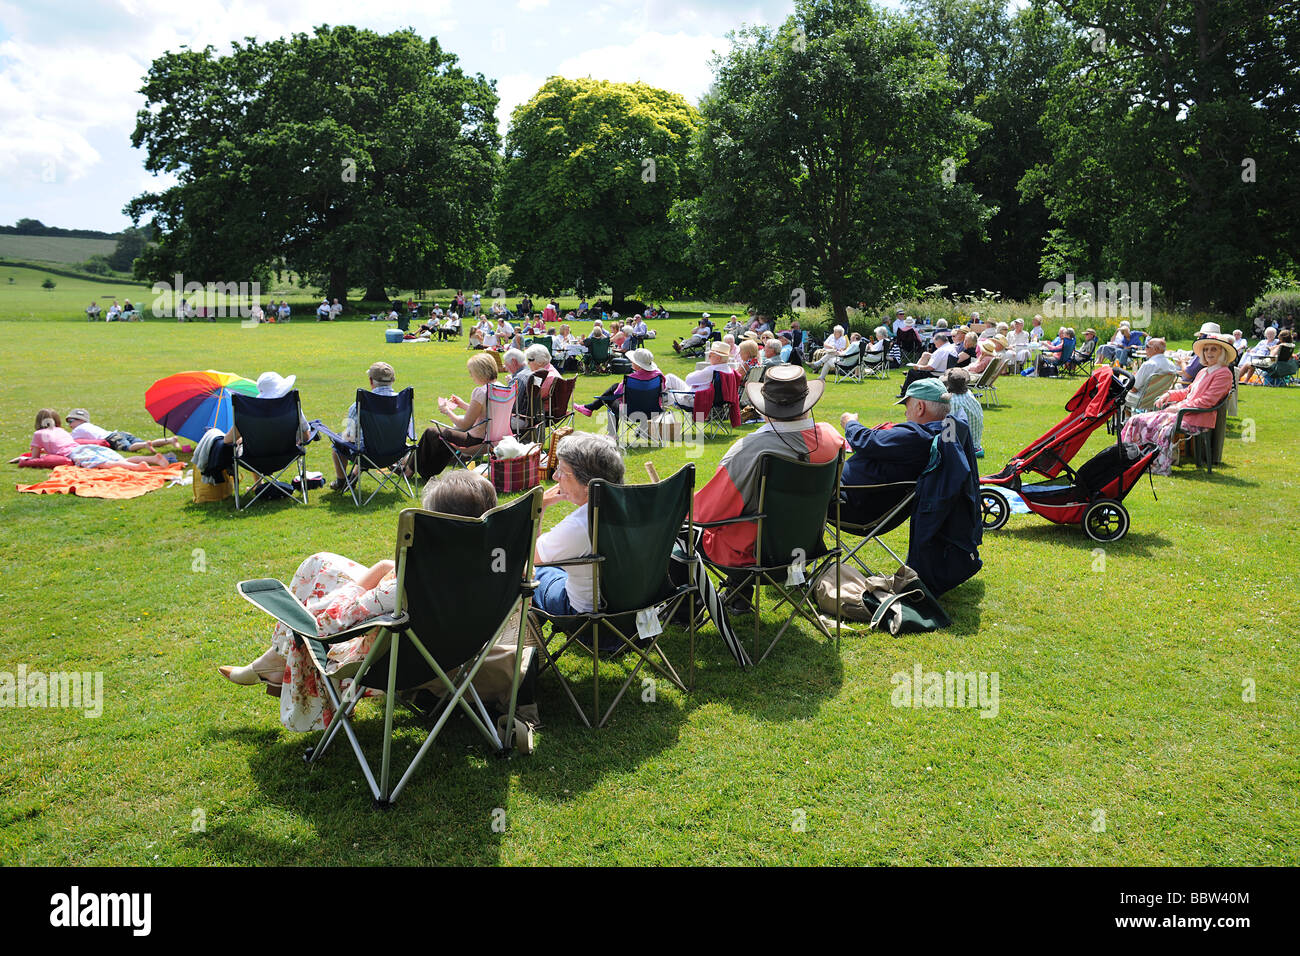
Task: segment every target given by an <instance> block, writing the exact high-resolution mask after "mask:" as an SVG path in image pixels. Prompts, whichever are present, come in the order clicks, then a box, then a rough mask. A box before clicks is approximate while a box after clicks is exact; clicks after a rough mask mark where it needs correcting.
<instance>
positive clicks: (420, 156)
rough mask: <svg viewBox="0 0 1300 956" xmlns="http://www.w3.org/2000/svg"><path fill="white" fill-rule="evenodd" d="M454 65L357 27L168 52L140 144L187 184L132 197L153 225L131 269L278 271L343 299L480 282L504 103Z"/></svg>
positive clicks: (219, 275) (141, 123) (428, 47)
mask: <svg viewBox="0 0 1300 956" xmlns="http://www.w3.org/2000/svg"><path fill="white" fill-rule="evenodd" d="M456 62H457V61H456V57H455V56H453V55H452V54H450V53H447V52H445V51H443V50H442V48H441V47H440V46H439V44H438V41H437V40H436V39H432V38H431V39H428V40H423V39H421V38H420V37H419V36H418V35H417V34H415V33H414V32H413V31H409V30H406V31H400V32H396V33H391V34H387V35H380V34H377V33H374V32H372V31H369V30H362V29H358V28H356V27H350V26H343V27H337V28H330V27H328V26H322V27H319V28H317V29H316V30H315V32H314V33H313V34H312V35H307V34H296V35H294V36H293V37H290V38H288V39H280V40H273V41H270V42H268V43H263V44H259V43H257V42H255V41H253V40H249V41H248V42H247V43H246V44H244V45H240V44H235V45H234V48H233V50H232V52H231V53H230V54H229V55H227V56H217V55H215V54H214V51H213V49H212V48H211V47H208V48H206V49H204V50H186V49H182V50H181V51H179V52H176V53H167V54H165V55H163V56H161V57H159V58H158V59H157V60H155V61H154V63H153V65H152V67H151V68H150V71H149V75H148V77H147V78H146V82H145V86H144V88H143V90H142V92H143V93H144V95H145V99H146V105H145V108H144V109H142V110H141V111H140V112H139V114H138V116H137V123H136V129H135V133H134V135H133V137H132V144H133V145H135V146H137V147H143V148H145V150H146V151H147V159H146V162H145V167H146V169H148V170H150V171H152V172H169V173H174V174H175V175H176V176H177V178H178V179H179V183H178V184H177V185H176V186H174V187H172V188H170V189H168V190H166V191H165V192H162V193H157V194H154V193H148V194H145V195H142V196H138V197H136V198H135V199H134V200H132V202H131V203H130V204H129V205H128V206H127V213H128V215H130V216H131V218H132V219H133V221H136V222H138V221H139V220H140V218H141V217H142V216H144V215H146V214H148V213H153V215H154V217H155V222H156V223H157V225H158V227H159V229H160V232H161V236H160V242H159V244H158V245H157V246H151V247H150V248H149V249H147V250H146V251H145V253H144V255H143V256H142V257H141V259H140V260H139V263H138V267H137V268H138V271H139V272H140V274H141V275H142V276H143V277H146V278H163V277H169V276H170V275H171V274H172V273H174V272H184V273H189V274H192V275H193V276H194V278H195V279H197V280H199V281H208V280H213V279H221V280H224V281H233V280H242V279H246V278H256V277H262V276H265V275H266V274H267V272H268V270H269V268H270V267H272V266H279V265H284V266H287V267H288V268H289V269H291V270H293V271H295V272H299V273H301V274H304V275H306V276H308V277H311V278H312V279H315V280H316V281H317V282H318V283H319V284H320V286H321V287H322V288H323V289H325V290H326V291H327V293H328V294H329V295H330V296H332V297H338V298H339V299H340V300H346V298H347V290H348V288H349V287H350V286H357V285H363V286H365V287H366V288H367V290H368V291H367V297H368V298H384V297H385V287H386V286H388V285H396V286H401V287H413V286H416V285H423V284H425V283H426V282H427V281H428V280H429V279H430V277H444V278H446V279H451V280H455V281H463V279H464V275H465V274H466V273H472V274H477V275H481V274H482V273H483V272H484V271H486V269H487V267H488V265H490V264H491V261H492V260H493V259H494V258H495V256H494V252H495V250H493V249H492V248H491V242H490V238H491V213H492V208H491V206H492V204H491V199H492V190H493V188H494V185H495V182H496V178H497V174H498V166H499V156H498V152H497V151H498V149H499V147H500V136H499V134H498V133H497V129H496V121H495V118H494V111H495V109H496V104H497V96H496V92H495V88H494V86H493V84H492V83H490V82H489V81H487V80H485V79H484V78H483V77H482V76H481V75H476V76H472V77H471V76H467V75H465V74H464V73H463V72H462V71H461V70H460V69H458V68H457V67H456Z"/></svg>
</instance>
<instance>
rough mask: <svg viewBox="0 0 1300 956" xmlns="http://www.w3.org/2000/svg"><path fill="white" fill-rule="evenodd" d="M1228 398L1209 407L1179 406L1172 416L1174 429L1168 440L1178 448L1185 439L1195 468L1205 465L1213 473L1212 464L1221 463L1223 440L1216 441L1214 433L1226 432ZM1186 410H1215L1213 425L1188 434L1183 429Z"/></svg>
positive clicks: (1199, 411) (1200, 411)
mask: <svg viewBox="0 0 1300 956" xmlns="http://www.w3.org/2000/svg"><path fill="white" fill-rule="evenodd" d="M1227 408H1228V399H1227V398H1226V397H1225V398H1224V399H1223V401H1221V402H1219V404H1217V405H1213V406H1211V407H1209V408H1180V409H1179V410H1178V414H1177V415H1175V416H1174V431H1173V434H1172V435H1171V436H1170V441H1172V442H1173V443H1174V447H1176V448H1179V447H1181V445H1180V444H1179V443H1180V442H1182V441H1186V442H1187V443H1188V445H1189V446H1190V451H1191V453H1192V462H1193V463H1194V464H1195V465H1196V467H1197V468H1200V467H1201V465H1205V470H1206V472H1207V473H1208V474H1211V475H1212V474H1214V466H1215V465H1221V464H1223V442H1222V439H1219V440H1217V441H1216V433H1217V434H1222V433H1223V432H1226V430H1227V426H1228V413H1227ZM1188 412H1191V413H1192V414H1200V413H1202V412H1217V413H1218V414H1217V415H1215V416H1214V427H1213V428H1203V429H1201V430H1200V431H1199V432H1196V433H1194V434H1190V435H1189V434H1188V433H1187V432H1185V431H1183V416H1184V415H1186V414H1187V413H1188Z"/></svg>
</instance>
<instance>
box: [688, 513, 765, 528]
mask: <svg viewBox="0 0 1300 956" xmlns="http://www.w3.org/2000/svg"><path fill="white" fill-rule="evenodd" d="M766 517H767V515H766V514H763V513H761V512H760V513H759V514H752V515H738V516H737V517H735V518H723V519H722V520H720V521H696V522H695V523H694V525H695V527H697V528H721V527H723V526H724V525H729V524H745V523H747V522H750V521H757V520H758V519H759V518H766Z"/></svg>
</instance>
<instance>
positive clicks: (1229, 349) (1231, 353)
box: [1192, 334, 1237, 365]
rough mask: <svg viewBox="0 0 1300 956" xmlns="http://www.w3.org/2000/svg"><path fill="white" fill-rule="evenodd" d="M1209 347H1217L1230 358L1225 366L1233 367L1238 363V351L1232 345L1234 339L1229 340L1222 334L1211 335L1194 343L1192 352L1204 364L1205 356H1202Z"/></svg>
mask: <svg viewBox="0 0 1300 956" xmlns="http://www.w3.org/2000/svg"><path fill="white" fill-rule="evenodd" d="M1225 339H1226V341H1225ZM1207 345H1217V346H1218V347H1219V348H1221V349H1223V351H1224V352H1225V353H1226V354H1227V356H1228V360H1227V361H1226V362H1224V363H1223V364H1224V365H1231V364H1233V363H1234V362H1236V361H1237V349H1236V347H1235V346H1234V345H1233V344H1232V339H1230V338H1227V337H1226V336H1224V335H1222V334H1219V335H1211V336H1209V337H1207V338H1203V339H1197V340H1196V341H1195V342H1193V343H1192V351H1193V352H1195V353H1196V357H1197V358H1198V359H1200V360H1201V361H1202V362H1205V356H1204V355H1202V354H1201V353H1202V352H1204V351H1205V347H1206V346H1207ZM1207 364H1208V363H1207Z"/></svg>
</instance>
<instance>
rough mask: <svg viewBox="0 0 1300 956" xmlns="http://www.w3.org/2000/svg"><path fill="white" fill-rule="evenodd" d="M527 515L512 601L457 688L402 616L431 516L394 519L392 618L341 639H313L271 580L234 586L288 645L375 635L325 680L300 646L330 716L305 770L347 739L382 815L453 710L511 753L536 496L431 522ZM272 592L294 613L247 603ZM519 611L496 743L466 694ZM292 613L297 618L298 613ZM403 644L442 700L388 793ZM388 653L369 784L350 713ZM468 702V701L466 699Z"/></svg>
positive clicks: (304, 615)
mask: <svg viewBox="0 0 1300 956" xmlns="http://www.w3.org/2000/svg"><path fill="white" fill-rule="evenodd" d="M521 501H528V502H530V504H528V505H526V506H525V505H522V504H521ZM515 507H529V508H530V510H531V512H532V513H531V516H530V520H531V526H532V534H531V537H530V540H529V544H528V553H527V555H526V558H525V572H524V576H523V578H522V580H521V581H520V585H519V595H518V596H517V597H516V598H515V599H514V601H513V602H512V604H511V610H510V611H508V612H507V613H506V614H505V616H504V617H503V618H502V619H501V623H500V624H498V625H497V627H496V630H495V632H494V633H493V634H492V636H491V637H490V638H488V639H487V640H486V642H485V643H484V645H483V647H482V648H481V650H480V651H479V652H478V654H477V655H476V656H475V657H474V658H473V659H472V660H471V661H466V662H465V663H464V664H462V665H460V667H459V671H460V677H459V682H453V681H452V679H451V678H450V677H448V676H447V674H446V672H445V671H444V670H443V669H442V667H441V666H439V664H438V662H437V661H436V660H435V659H434V656H433V654H432V653H431V652H430V650H429V648H428V647H427V646H426V642H425V641H424V640H422V639H421V638H420V636H419V635H418V634H416V633H415V631H414V630H412V628H411V626H410V613H409V611H408V609H407V606H406V605H407V599H406V570H407V550H408V549H409V548H410V547H411V546H412V544H413V543H414V539H415V516H416V515H418V514H434V512H425V511H420V510H418V509H407V510H405V511H403V512H401V514H400V515H399V516H398V536H397V569H396V573H397V581H398V599H397V607H396V609H395V611H394V612H393V613H392V614H386V615H381V616H379V617H374V618H371V619H369V620H367V621H363V622H360V623H358V624H356V625H354V626H353V627H350V628H348V629H347V630H345V631H340V632H339V633H337V634H331V635H329V636H328V637H321V636H319V631H318V629H317V627H316V621H315V619H314V618H313V617H312V615H311V613H310V612H309V611H308V610H307V609H306V608H305V607H303V606H302V605H301V603H299V602H297V600H296V599H295V598H294V597H293V595H292V593H291V592H289V590H288V588H286V587H285V586H284V585H283V584H282V583H281V582H279V581H276V580H274V579H261V580H254V581H241V582H239V584H238V585H237V588H238V590H239V593H240V595H241V596H242V597H243V598H244V599H245V600H247V601H249V602H250V603H251V604H253V605H254V606H256V607H258V608H260V609H261V610H263V611H265V612H266V613H268V614H270V615H271V616H272V617H274V618H275V619H276V620H277V621H279V622H280V623H281V624H283V625H284V626H285V627H287V628H288V629H289V630H290V631H292V632H293V635H294V641H295V642H299V643H301V642H303V641H305V640H311V641H315V642H317V643H319V644H321V645H324V646H329V645H332V644H337V643H340V642H341V641H344V640H348V639H350V638H353V637H356V636H358V635H360V634H364V633H365V632H366V631H370V630H373V629H374V628H376V627H378V628H380V631H379V634H378V635H377V636H376V637H375V640H374V643H373V644H371V646H370V650H369V651H368V652H367V654H366V657H365V659H364V660H363V661H362V662H361V663H360V664H357V665H352V666H347V667H344V668H341V669H340V670H337V671H335V672H334V673H333V674H327V673H326V672H325V668H324V665H323V663H322V662H321V661H320V660H319V659H318V658H317V656H316V653H315V652H314V651H313V649H312V648H311V647H310V645H308V647H307V656H308V658H309V659H310V660H311V662H312V664H313V665H314V666H315V667H316V669H317V673H318V674H319V675H320V677H321V678H322V679H321V681H320V685H321V686H322V687H323V688H324V690H325V693H326V696H327V697H328V698H329V701H330V704H331V706H332V707H333V708H334V718H333V719H332V720H331V721H330V724H329V726H328V727H327V728H326V729H325V731H324V733H323V734H322V735H321V738H320V740H319V741H317V743H316V744H315V745H314V746H312V747H309V748H307V750H306V752H305V753H304V755H303V759H304V760H305V761H306V762H307V764H308V765H309V766H311V765H314V764H315V763H316V762H317V761H318V760H319V759H320V758H321V757H323V756H324V755H325V753H326V752H327V751H328V750H329V748H330V746H331V745H332V744H333V743H334V741H335V740H336V739H337V738H338V735H339V731H340V730H341V731H342V732H343V734H344V735H345V736H346V737H347V740H348V743H349V745H350V746H351V747H352V752H353V754H354V755H355V756H356V758H357V762H358V763H359V764H360V766H361V772H362V774H363V775H364V777H365V779H366V784H367V785H368V786H369V788H370V793H371V796H372V797H373V799H374V804H373V805H374V807H375V808H376V809H387V808H389V807H391V806H392V804H393V802H394V801H395V800H396V799H397V797H398V796H399V795H400V794H401V792H402V790H403V789H405V787H406V785H407V783H409V782H410V780H411V777H412V775H413V774H414V773H415V771H416V770H417V769H418V768H419V766H420V763H421V761H423V759H424V756H425V754H426V753H427V752H428V750H429V748H430V747H431V746H432V745H433V742H434V740H435V739H437V737H438V734H439V733H440V732H441V731H442V728H443V727H444V726H445V724H446V722H447V719H448V718H449V717H450V716H451V714H452V712H453V711H454V710H456V709H457V708H459V709H460V710H461V711H462V712H464V713H465V714H466V716H468V717H469V719H470V722H471V723H472V724H473V725H474V727H475V728H476V729H477V730H478V731H479V733H481V734H482V735H483V736H484V738H485V739H487V741H488V743H490V744H491V745H492V746H493V747H494V748H495V750H496V752H497V753H498V754H501V755H506V754H508V753H509V750H510V747H511V746H512V745H513V739H514V716H515V709H516V704H517V699H518V694H519V684H520V678H521V667H522V658H523V654H522V650H523V648H524V646H525V635H526V633H527V622H528V606H529V602H530V600H531V597H532V593H533V590H534V588H535V586H536V582H535V581H533V573H532V571H533V549H534V548H535V547H536V541H537V529H538V526H539V525H540V522H541V511H542V503H541V489H540V488H535V489H532V490H531V491H529V492H528V493H526V495H525V496H523V497H522V498H521V499H517V500H515V501H512V502H510V503H509V504H507V505H501V506H499V507H498V508H494V509H492V511H489V512H488V513H487V514H486V515H484V516H482V517H480V518H466V517H462V516H459V515H448V514H437V516H438V517H439V518H442V519H446V520H454V521H467V522H482V521H484V520H486V518H487V517H488V515H491V514H493V513H494V512H496V511H500V510H504V509H506V508H515ZM265 592H272V593H275V594H277V595H279V594H283V595H287V596H288V598H289V599H290V600H292V601H293V602H294V604H296V605H297V609H296V610H295V609H293V608H292V607H290V608H289V611H290V614H288V615H284V614H282V613H279V612H277V611H276V610H273V609H272V608H270V607H267V606H266V605H265V604H263V603H262V602H260V601H259V600H257V599H256V598H255V595H257V594H261V593H265ZM515 608H518V609H519V634H518V637H517V644H516V645H515V646H516V647H517V648H518V649H519V651H520V653H517V654H516V655H515V673H514V682H513V686H512V688H511V693H510V708H509V710H508V712H507V719H506V728H507V730H506V739H505V740H504V741H503V740H502V739H501V737H500V735H499V734H498V733H497V731H496V727H495V725H494V724H493V722H492V720H491V718H490V717H489V716H488V713H487V709H486V708H485V707H484V706H483V701H482V700H481V699H480V698H479V696H478V693H477V691H475V690H474V685H473V680H474V677H475V676H476V675H477V674H478V671H479V668H480V667H482V665H483V662H484V661H485V660H487V656H488V654H489V653H490V652H491V651H492V649H493V648H494V647H495V646H496V645H497V644H498V643H499V641H500V640H501V638H502V637H503V636H504V633H505V629H506V625H507V624H508V623H509V621H510V617H511V616H512V615H513V613H514V609H515ZM299 612H300V613H299ZM403 640H405V641H406V642H407V643H409V644H410V645H411V646H412V647H414V649H415V650H416V651H417V652H418V653H419V654H420V656H421V657H423V658H424V660H425V662H426V663H427V664H428V665H429V667H430V668H431V669H432V670H433V672H434V674H435V675H436V676H437V678H438V680H439V682H440V683H441V685H442V686H443V687H444V688H445V689H446V690H447V691H448V692H449V693H450V696H448V697H446V698H445V699H444V701H443V702H442V703H441V704H440V705H439V707H438V709H437V711H436V712H437V713H438V717H437V719H436V721H435V723H434V725H433V727H432V728H431V729H430V730H429V733H428V735H427V736H426V737H425V739H424V742H423V743H422V744H421V745H420V748H419V750H418V751H417V752H416V754H415V756H414V757H413V758H411V762H410V764H408V765H407V768H406V771H405V772H404V773H403V774H402V776H401V778H400V779H399V780H398V781H397V783H396V784H395V785H392V786H390V783H389V781H390V777H391V767H392V749H393V711H394V708H395V706H396V704H397V699H398V697H399V694H400V693H401V691H402V690H403V689H402V688H398V687H397V686H396V683H397V661H398V655H399V651H400V648H401V645H402V643H403ZM390 648H391V651H392V652H391V653H389V655H388V686H387V688H386V690H385V694H384V744H383V753H382V757H381V762H380V771H379V779H378V781H376V779H375V775H374V772H373V771H372V769H371V766H370V762H369V761H368V760H367V759H366V756H365V752H364V751H363V750H362V749H361V743H360V741H359V740H358V739H357V734H356V730H355V728H354V727H353V724H352V717H353V714H354V712H355V710H356V706H357V704H358V703H359V702H360V701H361V699H362V698H363V697H364V696H366V688H365V687H363V686H362V678H363V677H364V676H365V675H366V674H367V672H369V671H370V670H371V668H372V666H373V665H374V664H375V662H376V661H377V660H378V659H379V658H380V657H382V656H383V655H384V654H385V653H388V651H389V650H390ZM349 678H350V679H351V681H352V684H351V686H350V687H349V688H348V690H347V691H346V692H344V691H343V689H342V682H343V680H345V679H349ZM467 698H468V699H467ZM470 700H472V701H473V703H474V705H475V708H477V712H476V711H475V709H474V708H471V707H470V704H469V701H470Z"/></svg>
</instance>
